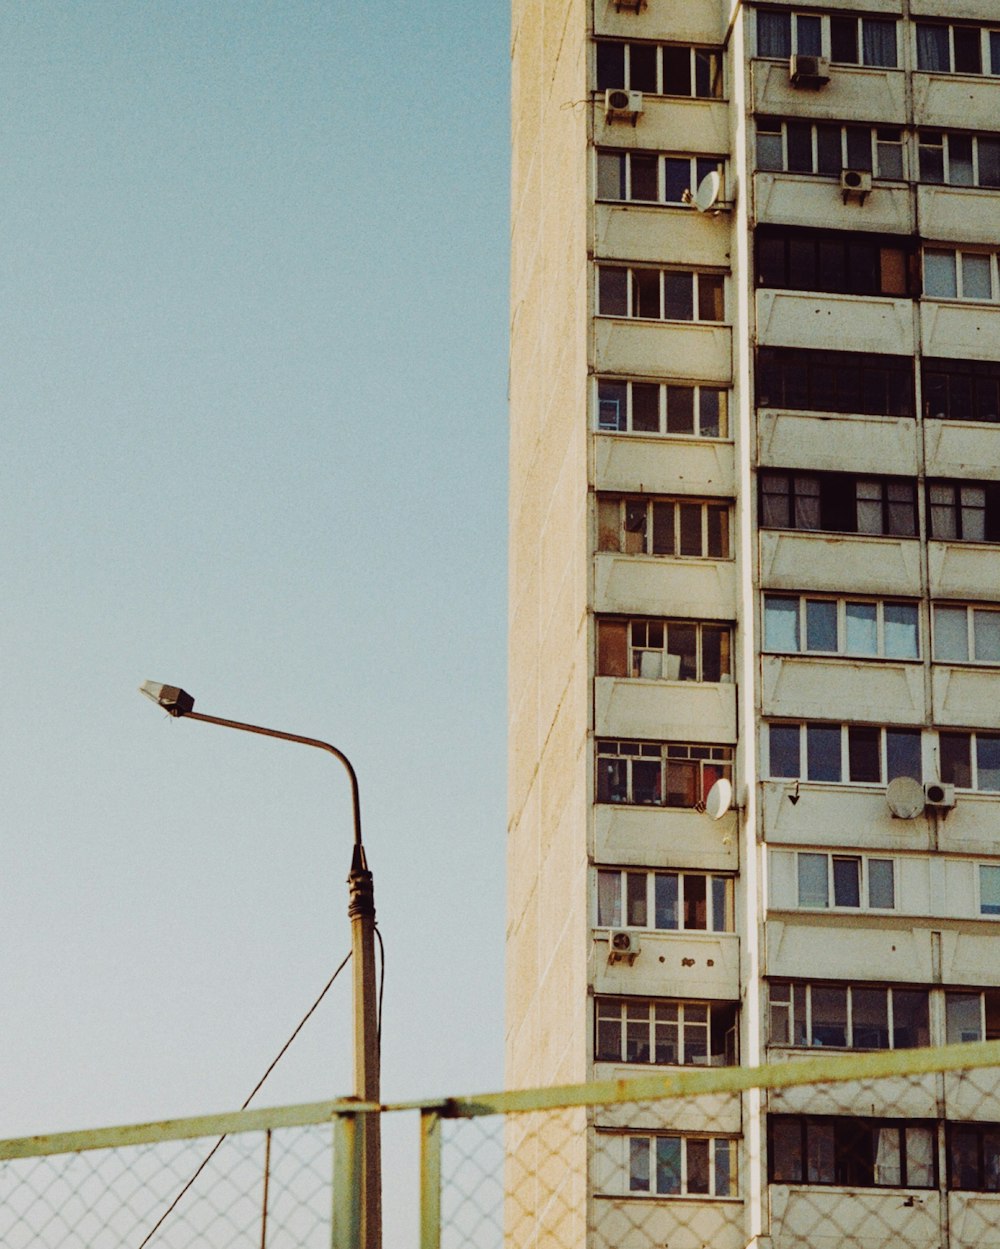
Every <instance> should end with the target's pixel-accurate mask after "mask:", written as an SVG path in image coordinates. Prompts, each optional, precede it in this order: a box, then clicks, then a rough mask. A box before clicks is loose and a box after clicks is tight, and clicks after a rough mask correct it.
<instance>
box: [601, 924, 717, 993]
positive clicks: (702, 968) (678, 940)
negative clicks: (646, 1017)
mask: <svg viewBox="0 0 1000 1249" xmlns="http://www.w3.org/2000/svg"><path fill="white" fill-rule="evenodd" d="M636 936H637V937H638V939H639V954H638V957H637V958H636V960H635V962H634V963H632V965H631V966H630V965H629V964H628V963H609V962H608V937H607V931H606V930H604V929H600V928H599V929H596V930H595V931H594V939H593V942H592V943H591V955H590V966H589V967H588V968H587V980H588V981H589V982H590V983H591V984H592V985H593V986H594V992H595V993H610V994H628V995H631V996H633V997H676V998H685V999H688V1000H693V1001H704V1000H705V999H712V1000H714V1001H732V1002H735V1001H738V1000H739V996H740V939H739V937H737V936H736V934H735V933H732V932H708V933H700V932H651V931H643V932H639V933H637V934H636Z"/></svg>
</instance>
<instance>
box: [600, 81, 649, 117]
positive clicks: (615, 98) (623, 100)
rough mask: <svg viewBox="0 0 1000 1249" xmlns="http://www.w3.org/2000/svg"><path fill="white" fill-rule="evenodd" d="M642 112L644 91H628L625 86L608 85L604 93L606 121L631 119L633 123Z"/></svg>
mask: <svg viewBox="0 0 1000 1249" xmlns="http://www.w3.org/2000/svg"><path fill="white" fill-rule="evenodd" d="M641 112H642V92H641V91H626V90H625V89H624V87H608V89H607V91H605V93H604V119H605V121H615V120H616V119H617V120H625V119H626V118H629V119H631V122H632V125H633V126H634V125H635V123H636V122H637V121H638V119H639V115H640V113H641Z"/></svg>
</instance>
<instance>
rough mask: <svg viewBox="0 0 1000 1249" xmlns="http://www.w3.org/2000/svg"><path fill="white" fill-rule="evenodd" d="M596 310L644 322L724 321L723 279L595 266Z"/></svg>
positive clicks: (714, 275) (684, 271) (716, 275)
mask: <svg viewBox="0 0 1000 1249" xmlns="http://www.w3.org/2000/svg"><path fill="white" fill-rule="evenodd" d="M597 278H598V280H597V311H598V315H599V316H602V317H632V318H638V319H640V320H644V321H724V320H725V319H726V310H725V277H724V276H723V274H721V273H700V272H698V273H696V272H694V271H693V270H690V269H636V268H630V269H626V268H617V267H614V266H611V265H599V266H598V271H597Z"/></svg>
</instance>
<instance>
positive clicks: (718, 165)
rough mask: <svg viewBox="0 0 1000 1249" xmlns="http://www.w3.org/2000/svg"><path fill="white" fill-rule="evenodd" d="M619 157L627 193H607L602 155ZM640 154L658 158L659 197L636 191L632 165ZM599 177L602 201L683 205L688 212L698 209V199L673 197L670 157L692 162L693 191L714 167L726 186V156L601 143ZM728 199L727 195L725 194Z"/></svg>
mask: <svg viewBox="0 0 1000 1249" xmlns="http://www.w3.org/2000/svg"><path fill="white" fill-rule="evenodd" d="M606 157H607V158H618V159H619V160H620V161H622V171H621V173H620V175H619V176H620V177H621V178H622V181H623V182H624V184H625V194H623V195H618V196H613V197H611V196H607V195H602V194H601V178H600V167H601V160H602V158H606ZM636 157H645V158H652V159H654V160H655V161H656V191H657V196H656V199H652V200H651V199H646V198H642V197H638V196H635V195H633V193H632V185H633V182H634V178H633V171H632V165H633V161H634V159H635V158H636ZM594 159H595V178H594V192H595V195H594V198H595V200H596V202H597V203H599V204H636V205H639V206H640V207H641V206H646V207H657V208H682V209H684V211H685V212H694V211H696V210H695V207H694V203H693V202H692V201H690V200H684V199H682V198H680V199H669V198H668V194H669V190H670V188H669V184H668V178H667V162H668V161H678V162H680V161H687V163H688V188H687V189H688V192H689V193H690V194H691V195H693V194H694V192H695V191H696V190H697V189H698V186H699V185H700V183H701V180H702V179H703V178H705V177H706V176H707V175H708V174H709V173H711V172H712V171H713V170H714V171H715V172H717V173H718V174H719V177H720V178H721V180H722V186H723V187H725V184H726V163H727V157H726V156H724V155H723V156H714V155H711V154H707V155H706V154H703V153H688V152H664V151H650V150H646V149H645V148H627V147H625V148H617V147H616V148H612V147H603V146H602V147H598V148H596V149H595V156H594ZM722 198H723V199H725V195H724V194H722Z"/></svg>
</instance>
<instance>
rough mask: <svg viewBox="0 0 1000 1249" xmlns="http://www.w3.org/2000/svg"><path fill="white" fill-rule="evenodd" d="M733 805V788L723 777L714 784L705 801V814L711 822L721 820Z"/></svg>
mask: <svg viewBox="0 0 1000 1249" xmlns="http://www.w3.org/2000/svg"><path fill="white" fill-rule="evenodd" d="M732 805H733V787H732V785H731V784H730V782H729V781H727V780H726V778H725V777H724V776H723V777H721V778H720V779H719V780H717V781H716V782H715V784H714V785H713V786H712V788H711V789H710V790H709V791H708V797H707V798H706V799H705V813H706V815H710V816H711V817H712V819H713V820H721V819H722V817H723V816H724V815H725V814H726V812H727V811H728V810H729V808H730V807H731V806H732Z"/></svg>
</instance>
